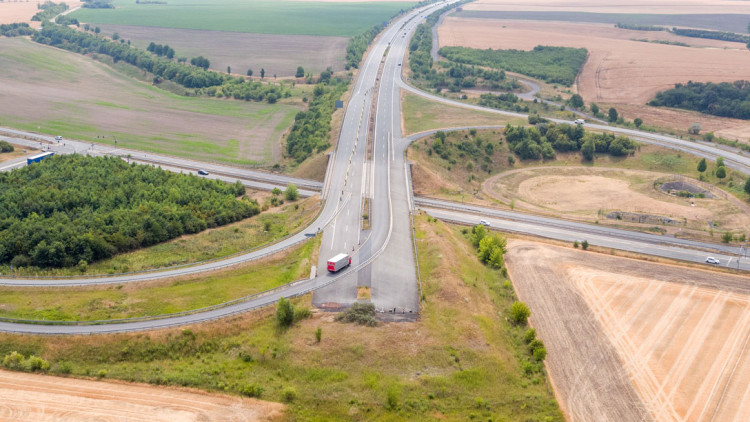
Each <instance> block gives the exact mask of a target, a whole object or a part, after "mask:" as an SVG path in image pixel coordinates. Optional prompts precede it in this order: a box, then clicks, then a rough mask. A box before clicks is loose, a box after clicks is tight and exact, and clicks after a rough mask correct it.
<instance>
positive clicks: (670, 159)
mask: <svg viewBox="0 0 750 422" xmlns="http://www.w3.org/2000/svg"><path fill="white" fill-rule="evenodd" d="M434 140H435V136H434V135H431V136H429V137H426V138H424V139H420V140H419V141H417V142H414V143H413V144H412V145H411V146H410V147H409V151H408V154H409V159H410V160H412V161H413V162H415V163H417V167H421V169H418V170H417V171H416V172H415V174H416V173H420V170H421V171H422V172H424V171H425V170H426V171H427V173H426V174H424V175H425V176H429V179H423V180H425V183H424V184H422V182H421V181H419V180H417V179H418V177H419V176H417V177H415V185H419V186H420V187H421V188H425V189H426V190H423V191H422V193H423V194H430V195H437V196H445V197H446V198H447V199H453V200H455V199H456V198H457V196H456V195H458V196H459V197H460V195H461V193H465V194H467V198H466V200H470V199H469V198H468V197H469V196H471V194H476V193H478V192H479V191H480V190H481V187H482V182H483V181H484V180H486V179H487V178H489V177H491V176H494V175H496V174H499V173H503V172H506V171H510V170H516V169H522V168H526V167H539V166H550V167H553V166H561V167H570V166H587V167H592V168H597V167H601V168H622V169H630V170H647V171H655V172H662V173H665V175H671V174H679V175H683V176H687V177H690V178H694V179H701V178H702V180H703V181H705V182H707V183H710V184H712V185H715V186H718V187H720V188H721V189H724V190H727V191H729V192H731V193H733V194H734V195H736V196H738V197H740V198H744V197H745V196H746V194H744V193H743V192H742V187H743V184H744V181H745V179H746V178H745V177H744V176H743V175H742V174H741V173H739V172H737V171H735V170H732V169H727V176H726V178H724V179H719V178H717V177H716V175H715V172H714V171H715V166H714V164H713V163H709V167H708V170H707V171H706V172H704V173H702V174H703V176H702V177H701V173H700V172H699V171H698V170H697V168H698V162H699V161H700V158H699V157H696V156H694V155H691V154H686V153H683V152H679V151H675V150H672V149H669V148H664V147H660V146H656V145H649V144H641V145H640V146H639V147H638V148H637V150H636V151H635V152H634V153H633V155H630V156H625V157H613V156H610V155H606V154H597V155H596V158H595V159H594V161H593V162H589V161H585V160H583V158H582V157H581V154H580V153H578V152H573V153H560V152H557V153H556V158H555V159H553V160H519V159H518V157H517V156H515V154H512V153H511V152H510V150H509V149H508V145H507V143H506V142H505V137H504V135H503V130H502V129H480V130H476V131H475V134H474V135H472V131H470V130H461V131H452V132H447V133H446V140H445V144H446V145H448V144H450V148H451V150H452V151H453V152H454V154H451V156H450V159H445V158H443V157H441V156H440V155H439V154H435V153H432V154H430V153H429V151H430V146H431V145H432V144H433V142H434ZM477 140H481V143H480V145H482V146H486V144H488V143H490V144H492V145H493V148H492V153H491V154H486V151H487V150H486V149H484V148H482V147H478V148H477V150H478V154H479V156H478V157H468V158H467V154H466V153H465V152H464V153H463V156H462V155H461V154H462V151H461V150H460V148H458V144H460V143H462V142H465V141H469V142H471V143H474V144H475V145H476V143H477ZM483 151H484V152H483ZM485 155H486V157H485ZM509 157H513V160H514V163H513V164H510V163H509V159H508V158H509ZM470 163H471V165H469V164H470ZM435 175H437V176H439V177H435ZM433 179H434V180H433ZM438 179H439V180H440V181H441V182H439V183H437V182H436V180H438ZM428 181H429V183H428ZM730 182H731V186H730ZM430 183H432V187H430Z"/></svg>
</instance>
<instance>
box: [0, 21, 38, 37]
mask: <svg viewBox="0 0 750 422" xmlns="http://www.w3.org/2000/svg"><path fill="white" fill-rule="evenodd" d="M34 32H36V31H34V29H33V28H31V27H30V26H29V24H28V23H9V24H3V25H0V35H2V36H5V37H22V36H24V35H31V34H33V33H34Z"/></svg>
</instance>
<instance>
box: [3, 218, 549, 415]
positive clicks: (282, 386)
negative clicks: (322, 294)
mask: <svg viewBox="0 0 750 422" xmlns="http://www.w3.org/2000/svg"><path fill="white" fill-rule="evenodd" d="M416 223H417V237H418V240H417V242H418V260H419V263H420V266H421V270H422V275H423V283H424V291H425V295H426V302H425V303H424V305H423V309H422V318H421V320H420V321H418V322H415V323H389V324H382V325H380V326H379V327H375V328H366V327H361V326H356V325H351V324H343V323H336V322H333V317H332V315H330V314H327V313H319V314H316V315H314V316H313V318H311V319H308V320H304V321H302V322H301V323H300V324H298V325H295V326H293V327H292V328H291V329H288V330H285V331H280V330H279V329H278V328H277V325H276V322H275V318H274V316H273V313H274V310H273V309H272V308H267V309H263V310H260V311H257V312H254V313H251V314H247V315H245V316H242V317H239V318H237V319H235V320H234V321H221V322H215V323H211V324H207V325H203V326H199V327H194V328H192V329H191V330H190V331H184V332H182V331H181V330H169V331H165V332H160V333H140V334H129V335H112V336H95V337H84V338H67V337H53V338H40V337H30V336H12V335H0V356H3V355H5V354H7V353H10V352H12V351H14V350H17V351H19V352H22V353H24V354H25V355H29V354H35V355H37V356H41V357H43V358H45V359H47V360H49V361H50V362H51V363H52V367H51V372H52V373H57V374H61V373H70V374H72V375H73V376H79V377H80V376H82V377H85V376H97V375H98V376H101V377H106V378H115V379H121V380H129V381H145V382H150V383H154V384H168V385H183V386H192V387H198V388H203V389H208V390H216V391H227V392H230V393H233V394H238V393H239V392H240V391H242V390H244V391H246V392H250V391H252V389H251V388H249V387H260V388H262V389H263V392H262V395H261V397H262V398H263V399H268V400H276V401H282V400H286V401H287V402H289V403H290V404H289V407H288V411H289V412H290V415H289V416H290V418H291V419H298V420H321V421H322V420H394V421H395V420H434V419H444V420H467V419H477V420H480V419H481V420H549V421H562V420H563V416H562V414H561V412H560V410H559V409H558V406H557V404H556V402H555V400H554V397H553V396H552V393H551V392H550V389H549V387H548V384H547V382H546V380H545V377H544V375H543V374H540V373H532V374H530V375H524V372H523V370H522V364H521V361H522V360H523V359H524V358H525V357H526V356H527V355H528V351H527V347H526V345H525V344H523V340H522V339H521V333H522V331H521V330H520V329H518V328H515V327H512V326H511V325H510V324H509V323H508V322H507V321H506V316H507V312H508V309H509V307H510V304H511V303H512V302H513V300H514V295H513V292H512V290H511V289H510V287H509V286H510V284H509V283H506V282H505V281H504V278H503V275H502V272H501V271H497V270H492V269H489V268H488V267H485V266H483V265H481V264H480V263H479V262H478V261H477V259H476V258H475V252H474V250H473V248H472V246H471V245H470V243H469V242H468V240H467V238H466V236H464V235H463V234H461V229H460V228H458V227H454V226H449V225H446V224H443V223H441V222H428V219H427V218H426V217H418V218H417V219H416ZM297 303H298V306H299V305H300V304H301V305H303V306H304V305H307V304H309V297H308V298H305V299H301V300H299V301H297ZM318 327H320V328H321V331H322V336H321V337H322V340H321V341H320V342H319V343H318V342H317V341H316V339H315V331H316V330H317V328H318ZM255 391H257V390H255Z"/></svg>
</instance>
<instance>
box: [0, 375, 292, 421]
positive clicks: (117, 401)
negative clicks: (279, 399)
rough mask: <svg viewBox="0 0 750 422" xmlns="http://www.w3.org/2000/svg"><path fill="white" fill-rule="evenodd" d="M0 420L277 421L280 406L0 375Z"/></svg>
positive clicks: (197, 394)
mask: <svg viewBox="0 0 750 422" xmlns="http://www.w3.org/2000/svg"><path fill="white" fill-rule="evenodd" d="M0 395H2V396H3V404H2V409H0V418H3V419H11V420H13V419H15V420H21V419H25V420H34V421H54V420H60V419H65V420H101V419H102V417H103V415H106V417H107V420H130V419H131V418H133V416H134V415H140V416H143V415H148V418H149V420H150V421H154V422H174V421H177V420H185V421H188V420H211V421H220V420H221V421H224V420H243V421H258V422H270V421H278V420H282V416H283V414H284V405H283V404H280V403H271V402H268V401H262V400H257V399H251V398H240V397H232V396H228V395H225V394H206V393H202V392H196V391H190V390H187V389H177V388H167V387H156V386H149V385H143V384H127V383H121V382H118V383H114V382H109V383H104V382H101V381H100V382H97V381H93V380H83V379H80V380H76V379H70V378H60V377H51V376H46V375H39V374H24V373H20V372H10V371H0Z"/></svg>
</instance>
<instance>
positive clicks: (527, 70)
mask: <svg viewBox="0 0 750 422" xmlns="http://www.w3.org/2000/svg"><path fill="white" fill-rule="evenodd" d="M439 53H440V55H441V56H443V57H445V58H447V59H448V60H451V61H454V62H458V63H464V64H471V65H477V66H488V67H491V68H494V69H504V70H506V71H509V72H517V73H522V74H524V75H529V76H532V77H536V78H539V79H542V80H544V81H547V82H549V83H559V84H562V85H565V86H571V85H573V83H574V82H575V80H576V77H577V76H578V73H579V72H580V71H581V67H582V66H583V64H584V63H585V62H586V57H587V56H588V52H587V51H586V49H585V48H570V47H548V46H542V45H538V46H536V47H534V49H533V50H531V51H524V50H493V49H491V48H488V49H486V50H480V49H476V48H468V47H442V48H441V49H440V51H439Z"/></svg>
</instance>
